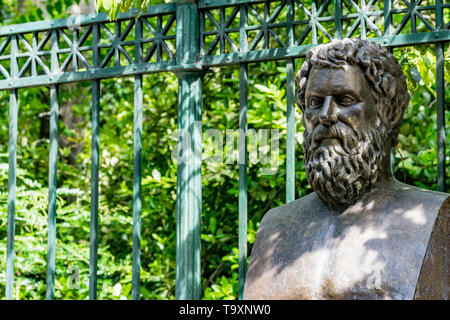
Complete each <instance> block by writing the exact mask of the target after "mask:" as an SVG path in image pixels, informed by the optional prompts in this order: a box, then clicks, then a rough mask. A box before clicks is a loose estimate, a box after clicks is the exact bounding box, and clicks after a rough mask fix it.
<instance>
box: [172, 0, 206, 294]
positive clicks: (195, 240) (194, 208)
mask: <svg viewBox="0 0 450 320" xmlns="http://www.w3.org/2000/svg"><path fill="white" fill-rule="evenodd" d="M175 3H176V5H177V13H176V15H177V35H176V42H177V43H176V47H177V55H176V59H177V64H178V65H183V64H195V63H196V59H197V55H198V54H199V52H200V32H199V30H200V29H199V24H200V22H199V13H198V7H197V1H196V0H180V1H176V2H175ZM177 76H178V80H179V87H178V131H179V133H180V134H181V135H182V139H183V140H184V141H183V145H187V147H186V148H179V150H178V151H179V153H178V167H177V256H176V262H177V263H176V293H175V295H176V298H177V299H179V300H186V299H194V300H195V299H200V295H201V286H200V279H201V274H200V272H201V269H200V244H201V242H200V234H201V214H202V176H201V169H202V167H201V156H202V154H201V153H202V150H201V149H202V148H201V143H202V129H201V120H202V77H203V72H202V71H201V70H198V71H197V70H192V71H186V70H184V71H180V72H178V73H177Z"/></svg>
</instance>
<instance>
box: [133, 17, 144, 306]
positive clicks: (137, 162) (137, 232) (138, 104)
mask: <svg viewBox="0 0 450 320" xmlns="http://www.w3.org/2000/svg"><path fill="white" fill-rule="evenodd" d="M141 37H142V20H141V19H138V20H137V21H136V26H135V63H141V58H142V45H141ZM142 94H143V93H142V75H137V76H136V77H134V151H133V152H134V156H133V158H134V169H133V262H132V263H133V266H132V281H131V282H132V287H131V295H132V297H133V299H134V300H139V297H140V277H141V211H142V200H141V177H142V99H143V95H142Z"/></svg>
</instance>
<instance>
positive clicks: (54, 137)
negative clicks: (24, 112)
mask: <svg viewBox="0 0 450 320" xmlns="http://www.w3.org/2000/svg"><path fill="white" fill-rule="evenodd" d="M58 115H59V102H58V87H57V86H56V85H55V86H51V87H50V151H49V173H48V239H47V293H46V298H47V300H53V299H54V298H55V260H56V257H55V247H56V188H57V161H58Z"/></svg>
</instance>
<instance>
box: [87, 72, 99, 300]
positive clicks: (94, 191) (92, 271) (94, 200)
mask: <svg viewBox="0 0 450 320" xmlns="http://www.w3.org/2000/svg"><path fill="white" fill-rule="evenodd" d="M91 121H92V133H91V134H92V138H91V225H90V249H89V250H90V259H89V299H90V300H96V299H97V250H98V186H99V183H98V176H99V162H100V80H94V81H92V120H91Z"/></svg>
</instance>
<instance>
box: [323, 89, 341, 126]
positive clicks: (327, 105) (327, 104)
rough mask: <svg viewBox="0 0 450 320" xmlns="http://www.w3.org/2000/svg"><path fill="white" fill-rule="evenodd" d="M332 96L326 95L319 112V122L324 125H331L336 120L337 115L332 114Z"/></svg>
mask: <svg viewBox="0 0 450 320" xmlns="http://www.w3.org/2000/svg"><path fill="white" fill-rule="evenodd" d="M333 111H334V101H333V97H331V96H326V97H325V100H324V102H323V106H322V110H321V111H320V114H319V122H320V123H321V124H323V125H324V126H331V125H333V124H335V123H336V122H337V120H338V119H337V116H336V114H334V112H333Z"/></svg>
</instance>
